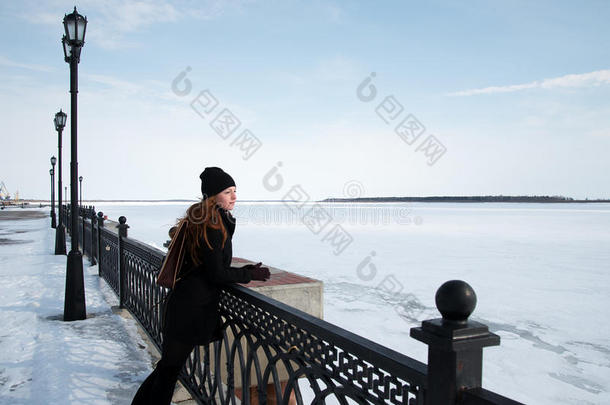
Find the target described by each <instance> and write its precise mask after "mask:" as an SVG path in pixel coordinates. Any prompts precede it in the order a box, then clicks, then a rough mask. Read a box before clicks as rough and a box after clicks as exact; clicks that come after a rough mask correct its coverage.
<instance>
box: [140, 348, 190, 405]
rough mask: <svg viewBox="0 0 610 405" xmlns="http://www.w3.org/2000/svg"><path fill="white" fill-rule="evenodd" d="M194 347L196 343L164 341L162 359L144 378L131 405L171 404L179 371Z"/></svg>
mask: <svg viewBox="0 0 610 405" xmlns="http://www.w3.org/2000/svg"><path fill="white" fill-rule="evenodd" d="M194 348H195V346H194V345H191V344H188V343H182V342H180V341H177V340H175V339H166V340H165V341H164V342H163V351H162V353H161V360H159V362H158V363H157V366H156V367H155V370H154V371H153V372H152V373H151V374H150V375H149V376H148V377H147V378H146V380H144V382H143V383H142V385H141V386H140V388H139V389H138V392H136V395H135V397H134V398H133V401H132V402H131V405H169V404H170V403H171V402H172V396H173V394H174V388H175V387H176V381H178V373H180V370H181V369H182V367H183V366H184V363H185V362H186V359H187V358H188V356H189V354H190V353H191V352H192V351H193V349H194Z"/></svg>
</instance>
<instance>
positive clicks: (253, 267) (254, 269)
mask: <svg viewBox="0 0 610 405" xmlns="http://www.w3.org/2000/svg"><path fill="white" fill-rule="evenodd" d="M261 264H262V263H260V262H259V263H256V264H246V265H245V266H244V268H247V269H249V270H250V275H251V278H252V280H260V281H267V280H269V277H271V273H270V272H269V268H268V267H261Z"/></svg>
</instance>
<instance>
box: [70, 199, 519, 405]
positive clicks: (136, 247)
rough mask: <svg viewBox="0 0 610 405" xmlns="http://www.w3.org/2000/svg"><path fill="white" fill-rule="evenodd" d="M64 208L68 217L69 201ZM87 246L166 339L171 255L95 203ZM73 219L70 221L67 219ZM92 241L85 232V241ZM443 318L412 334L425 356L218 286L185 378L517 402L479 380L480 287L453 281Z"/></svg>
mask: <svg viewBox="0 0 610 405" xmlns="http://www.w3.org/2000/svg"><path fill="white" fill-rule="evenodd" d="M60 215H64V216H65V218H66V219H69V218H68V217H69V215H70V212H69V209H68V208H67V207H63V209H62V210H61V211H60ZM79 217H81V221H80V222H79V225H81V226H82V227H83V232H80V233H81V234H82V235H83V239H82V242H81V246H84V248H85V253H86V254H87V255H88V256H89V258H90V260H91V262H92V263H95V262H97V264H98V270H99V275H100V276H101V277H103V278H104V279H105V280H106V281H107V283H108V284H109V285H110V286H111V288H112V289H113V290H114V291H115V292H116V294H117V295H118V296H119V302H120V306H121V307H124V308H126V309H128V310H129V311H130V312H131V313H132V314H133V316H134V317H135V318H136V319H137V320H138V322H139V323H140V324H141V325H142V326H143V328H144V329H145V330H146V332H147V334H148V335H149V336H150V337H151V339H152V341H153V342H154V344H155V345H156V346H157V348H159V347H160V346H161V343H162V333H161V329H162V328H161V326H162V320H163V319H162V318H163V311H164V302H165V298H166V296H167V294H168V292H169V291H168V290H167V289H165V288H162V287H160V286H158V285H157V284H156V277H157V273H158V271H159V269H160V267H161V264H162V262H163V259H164V255H165V253H164V252H162V251H161V250H159V249H156V248H153V247H151V246H148V245H146V244H144V243H141V242H139V241H137V240H135V239H132V238H129V237H128V236H127V230H128V228H129V226H128V225H127V223H126V218H125V217H120V218H119V225H118V227H117V232H114V231H111V230H110V229H108V228H105V227H104V216H103V214H102V213H101V212H99V213H97V214H95V208H94V207H86V208H83V209H80V210H79ZM65 223H66V224H70V221H69V220H67V221H65ZM87 239H88V240H87ZM436 303H437V307H438V309H439V311H440V312H441V314H442V318H439V319H433V320H428V321H423V322H422V325H421V327H418V328H412V329H411V336H412V337H413V338H415V339H417V340H420V341H422V342H424V343H426V344H427V345H428V347H429V356H428V364H427V365H426V364H424V363H421V362H419V361H417V360H414V359H412V358H410V357H408V356H405V355H403V354H401V353H399V352H396V351H394V350H391V349H389V348H386V347H383V346H381V345H379V344H377V343H375V342H372V341H370V340H368V339H365V338H363V337H361V336H358V335H356V334H354V333H351V332H349V331H346V330H344V329H342V328H340V327H337V326H335V325H332V324H330V323H328V322H326V321H324V320H321V319H318V318H316V317H313V316H311V315H309V314H307V313H304V312H302V311H299V310H297V309H295V308H293V307H290V306H288V305H286V304H283V303H281V302H278V301H276V300H274V299H271V298H269V297H266V296H264V295H262V294H260V293H258V292H256V291H253V290H251V289H248V288H245V287H242V286H238V285H229V286H226V287H225V288H224V289H223V291H222V294H221V302H220V307H219V310H220V313H221V317H222V320H223V324H222V339H221V340H219V341H216V342H215V343H211V344H209V345H205V346H197V347H196V348H195V350H193V352H192V353H191V357H190V358H189V360H188V361H187V364H186V365H185V367H184V369H183V370H182V372H181V374H180V380H181V382H182V383H183V385H184V386H185V387H186V388H187V390H188V391H189V392H190V393H191V394H192V395H193V398H194V399H196V400H197V401H198V402H199V403H202V404H203V403H205V404H207V403H219V404H237V403H240V402H241V403H246V404H248V403H261V404H262V403H282V404H303V403H316V404H317V403H326V402H327V401H329V400H331V398H333V399H334V400H335V401H337V402H339V403H341V404H347V403H359V404H408V405H429V404H433V405H443V404H474V405H477V404H506V405H513V404H519V403H518V402H516V401H513V400H511V399H508V398H505V397H503V396H501V395H498V394H496V393H493V392H490V391H487V390H485V389H483V388H481V380H482V353H483V348H484V347H486V346H492V345H499V343H500V338H499V337H498V336H497V335H495V334H493V333H490V332H489V330H488V328H487V326H485V325H483V324H480V323H478V322H474V321H471V320H469V319H468V318H469V316H470V314H471V313H472V311H473V310H474V307H475V305H476V294H475V292H474V291H473V290H472V288H471V287H470V286H469V285H468V284H467V283H465V282H463V281H459V280H452V281H449V282H446V283H445V284H443V285H442V286H441V287H440V288H439V290H438V291H437V293H436Z"/></svg>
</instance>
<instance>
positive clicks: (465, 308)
mask: <svg viewBox="0 0 610 405" xmlns="http://www.w3.org/2000/svg"><path fill="white" fill-rule="evenodd" d="M435 300H436V308H438V310H439V312H440V313H441V315H442V316H443V320H445V321H452V322H457V323H466V322H467V321H468V317H469V316H470V314H472V312H473V311H474V308H475V307H476V306H477V295H476V294H475V292H474V290H473V288H472V287H471V286H470V284H468V283H467V282H465V281H462V280H450V281H447V282H445V283H444V284H443V285H441V286H440V287H439V289H438V291H436V297H435Z"/></svg>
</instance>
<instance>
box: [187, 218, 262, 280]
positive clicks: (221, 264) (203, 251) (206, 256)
mask: <svg viewBox="0 0 610 405" xmlns="http://www.w3.org/2000/svg"><path fill="white" fill-rule="evenodd" d="M207 232H208V241H209V242H210V245H211V246H212V249H210V248H209V246H208V244H207V243H206V242H205V239H204V238H203V237H202V238H201V241H200V246H201V248H200V251H199V254H200V258H201V259H202V261H203V264H202V266H201V267H203V268H202V269H201V271H203V272H204V274H205V276H206V278H207V279H208V280H209V281H210V282H213V283H215V284H226V283H249V282H250V280H252V273H251V271H250V270H249V269H245V268H237V267H231V266H230V265H231V257H228V258H225V257H224V253H223V249H222V233H221V232H220V231H219V230H215V229H209V228H208V231H207ZM226 243H230V241H227V242H226Z"/></svg>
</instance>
